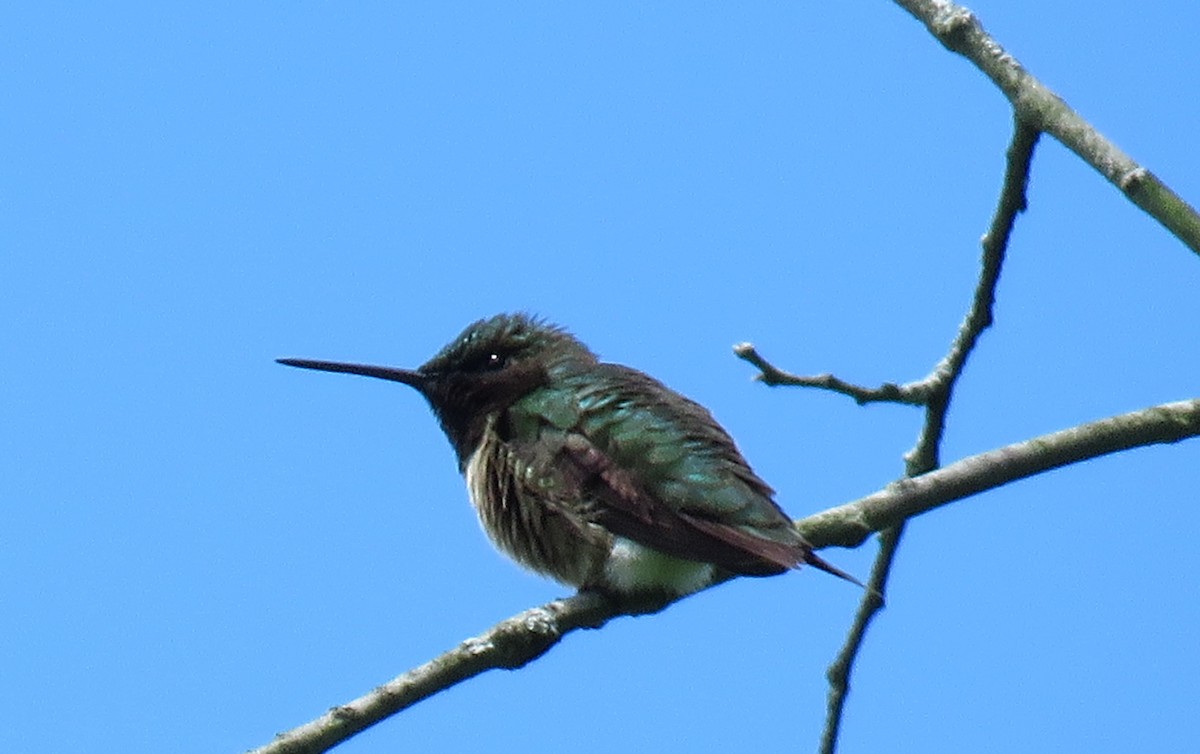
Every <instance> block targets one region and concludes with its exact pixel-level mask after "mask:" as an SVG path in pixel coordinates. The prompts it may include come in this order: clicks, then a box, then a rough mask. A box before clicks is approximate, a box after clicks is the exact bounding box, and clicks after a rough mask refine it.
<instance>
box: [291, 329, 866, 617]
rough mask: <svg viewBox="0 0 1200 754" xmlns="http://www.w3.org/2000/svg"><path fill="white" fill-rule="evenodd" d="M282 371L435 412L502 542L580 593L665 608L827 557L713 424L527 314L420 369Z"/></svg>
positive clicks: (659, 387)
mask: <svg viewBox="0 0 1200 754" xmlns="http://www.w3.org/2000/svg"><path fill="white" fill-rule="evenodd" d="M278 362H279V363H280V364H286V365H287V366H293V367H301V368H304V369H316V370H321V371H326V372H344V373H348V374H357V375H364V376H367V377H376V378H379V379H384V380H390V381H392V382H399V383H403V384H405V385H408V386H410V387H413V388H415V389H416V390H417V392H419V393H420V394H421V395H423V396H424V397H425V400H426V401H428V403H429V406H430V408H431V409H432V410H433V413H434V415H435V416H436V417H437V419H438V422H439V423H440V424H441V427H442V430H443V431H444V432H445V434H446V437H447V438H448V439H449V440H450V444H451V445H452V446H453V448H454V453H455V455H456V456H457V459H458V468H459V471H460V472H461V473H462V474H463V476H464V477H465V478H466V486H467V491H468V494H469V496H470V500H471V503H472V505H473V507H474V508H475V511H476V513H477V514H478V516H479V520H480V522H481V523H482V525H483V529H484V531H485V532H486V533H487V535H488V537H489V538H490V539H491V540H492V542H493V543H494V544H495V545H496V547H497V548H498V549H499V550H501V551H502V552H504V553H505V554H507V555H508V556H510V557H511V558H513V559H514V560H516V561H517V562H518V563H520V564H521V565H523V566H525V567H527V568H529V569H531V570H533V571H536V572H538V573H541V574H543V575H545V576H549V577H551V578H553V579H555V580H557V581H559V582H561V583H563V584H566V585H569V586H572V587H575V588H577V589H579V590H591V591H598V592H601V593H603V594H608V595H610V596H613V597H617V598H620V597H637V596H653V597H656V598H665V599H667V600H671V599H677V598H679V597H682V596H685V595H687V594H691V593H693V592H696V591H699V590H701V589H704V588H706V587H708V586H711V585H712V584H714V583H717V582H719V581H723V580H725V579H727V578H730V577H732V576H772V575H776V574H781V573H785V572H787V571H790V570H793V569H796V568H799V567H800V565H801V564H808V565H811V566H813V567H815V568H818V569H820V570H822V571H826V572H828V573H831V574H833V575H835V576H838V577H840V578H843V579H846V580H848V581H851V582H854V583H856V584H859V585H860V586H861V583H860V582H859V581H858V580H857V579H855V578H854V577H852V576H850V575H849V574H847V573H845V572H843V571H841V570H840V569H838V568H836V567H835V566H833V565H831V564H829V563H828V562H826V561H825V560H823V559H822V558H820V557H818V556H817V555H816V554H815V553H814V552H813V548H812V546H811V545H810V544H809V543H808V542H807V541H805V539H804V537H802V536H801V535H800V533H799V532H798V531H797V530H796V528H795V526H794V524H793V523H792V520H791V519H790V518H789V517H788V516H787V514H785V513H784V512H783V510H782V509H781V508H780V507H779V505H778V504H776V502H775V499H774V495H775V493H774V491H773V490H772V489H771V488H770V487H769V486H768V485H767V483H766V482H764V481H763V480H762V479H761V478H759V477H758V475H757V474H755V473H754V471H752V470H751V468H750V465H749V464H748V463H747V462H746V459H745V458H743V457H742V454H741V452H740V451H739V450H738V448H737V446H736V445H735V444H734V441H733V439H732V438H731V437H730V436H729V433H728V432H726V431H725V430H724V429H723V428H722V427H721V425H720V424H718V423H717V421H716V420H715V419H714V418H713V416H712V414H711V413H709V411H708V410H707V409H706V408H704V407H703V406H701V405H700V404H698V403H696V402H694V401H692V400H690V399H688V398H686V397H684V396H682V395H680V394H679V393H677V392H675V391H674V390H671V389H670V388H668V387H667V386H666V385H664V384H663V383H661V382H659V381H658V380H656V379H654V378H653V377H650V376H649V375H647V374H645V373H643V372H640V371H638V370H636V369H632V368H630V367H626V366H621V365H619V364H612V363H607V362H603V361H600V359H599V358H598V357H597V356H596V354H594V353H593V352H592V351H591V350H590V349H588V347H587V346H585V345H584V344H583V343H582V342H580V341H579V340H578V339H577V338H575V337H574V336H573V335H571V334H570V333H569V332H567V331H566V330H565V329H563V328H561V327H558V326H556V325H553V324H550V323H548V322H546V321H544V320H541V319H539V318H536V317H533V316H530V315H527V314H522V313H518V314H500V315H497V316H493V317H490V318H487V319H481V320H479V321H477V322H474V323H473V324H471V325H468V326H467V328H466V329H465V330H463V332H462V333H461V334H460V335H459V336H458V337H456V338H455V339H454V340H452V341H451V342H450V343H449V344H447V345H446V346H445V347H444V348H442V350H441V351H439V352H438V353H437V354H436V355H435V356H434V357H433V358H431V359H430V360H429V361H427V362H425V363H424V364H422V365H421V366H419V367H417V368H416V369H399V368H395V367H385V366H371V365H366V364H352V363H343V362H335V361H317V360H312V359H278Z"/></svg>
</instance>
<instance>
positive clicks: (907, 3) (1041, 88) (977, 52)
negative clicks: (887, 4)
mask: <svg viewBox="0 0 1200 754" xmlns="http://www.w3.org/2000/svg"><path fill="white" fill-rule="evenodd" d="M894 1H895V3H896V4H897V5H899V6H900V7H902V8H904V9H905V10H906V11H908V12H909V13H910V14H912V15H913V16H914V17H915V18H916V19H917V20H919V21H920V22H921V23H923V24H925V28H927V29H928V30H929V32H930V33H931V34H933V36H935V37H936V38H937V39H938V41H939V42H941V43H942V45H943V46H944V47H945V48H946V49H948V50H950V51H952V52H956V53H958V54H959V55H962V56H963V57H965V58H966V59H967V60H970V61H971V62H972V63H974V64H975V66H976V67H977V68H979V70H981V71H983V73H984V74H986V75H987V77H988V78H990V79H991V80H992V82H993V83H994V84H995V85H996V86H997V87H999V88H1000V90H1001V91H1002V92H1004V96H1005V97H1007V98H1008V100H1009V102H1011V103H1012V106H1013V110H1014V111H1015V112H1016V115H1017V117H1018V118H1019V119H1020V120H1021V121H1022V122H1024V123H1027V124H1028V125H1030V126H1032V127H1033V128H1035V129H1037V130H1039V131H1045V132H1046V133H1048V134H1050V135H1051V136H1053V137H1054V138H1055V139H1058V140H1059V141H1060V142H1061V143H1062V144H1063V146H1065V147H1066V148H1067V149H1070V150H1071V151H1072V152H1074V153H1075V154H1076V155H1078V156H1079V157H1080V159H1082V160H1083V161H1084V162H1086V163H1087V164H1089V165H1091V166H1092V167H1093V168H1095V169H1096V170H1097V171H1099V173H1100V174H1101V175H1103V176H1104V177H1105V178H1107V179H1108V181H1109V182H1110V183H1112V184H1113V185H1114V186H1116V187H1117V188H1118V189H1120V191H1121V193H1123V194H1125V196H1126V197H1127V198H1128V199H1129V200H1130V201H1132V202H1133V203H1134V204H1136V205H1137V206H1138V207H1140V208H1141V209H1142V210H1143V211H1144V212H1146V214H1148V215H1150V216H1151V217H1153V218H1154V219H1155V220H1158V221H1159V222H1160V223H1162V225H1163V227H1165V228H1166V229H1167V230H1169V231H1170V232H1171V234H1172V235H1174V236H1175V237H1176V238H1178V239H1179V240H1180V241H1183V242H1184V243H1185V244H1186V245H1187V246H1188V248H1190V249H1191V250H1192V251H1194V252H1196V253H1197V254H1200V215H1197V214H1196V210H1195V209H1193V208H1192V207H1191V206H1190V205H1189V204H1188V203H1187V202H1185V201H1184V200H1183V199H1181V198H1180V197H1179V196H1178V195H1176V194H1175V192H1173V191H1171V189H1170V188H1168V187H1167V186H1166V184H1164V183H1163V182H1162V181H1160V180H1159V179H1158V178H1157V177H1156V176H1155V175H1154V174H1153V173H1151V172H1150V171H1149V170H1147V169H1146V168H1144V167H1142V166H1141V165H1139V164H1138V163H1136V162H1134V160H1133V158H1131V157H1130V156H1129V155H1127V154H1125V153H1124V152H1122V151H1121V149H1120V148H1119V147H1117V145H1116V144H1113V143H1112V142H1111V141H1109V140H1108V139H1107V138H1105V137H1104V135H1103V134H1101V133H1100V132H1099V131H1097V130H1096V129H1095V128H1093V127H1092V126H1091V124H1089V123H1088V122H1087V121H1085V120H1084V119H1083V118H1081V117H1080V116H1079V113H1077V112H1075V111H1074V110H1072V109H1071V107H1070V106H1069V105H1068V104H1067V103H1066V102H1064V101H1063V100H1062V98H1060V97H1059V96H1058V95H1056V94H1055V93H1054V92H1052V91H1051V90H1050V89H1048V88H1047V87H1046V86H1045V85H1044V84H1042V82H1040V81H1038V80H1037V78H1035V77H1034V76H1033V75H1032V74H1030V73H1029V71H1027V70H1025V67H1024V66H1022V65H1021V64H1020V63H1019V62H1017V59H1016V58H1014V57H1013V56H1012V55H1010V54H1009V53H1007V52H1005V50H1004V48H1003V47H1001V46H1000V43H999V42H997V41H996V40H995V39H994V38H993V37H992V36H990V35H989V34H988V33H987V32H986V31H984V29H983V25H982V24H980V22H979V19H978V18H976V17H975V14H973V13H972V12H971V11H969V10H967V9H966V8H964V7H962V6H960V5H956V4H954V3H952V2H947V0H894Z"/></svg>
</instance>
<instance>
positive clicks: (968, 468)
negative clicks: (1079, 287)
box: [253, 398, 1200, 754]
mask: <svg viewBox="0 0 1200 754" xmlns="http://www.w3.org/2000/svg"><path fill="white" fill-rule="evenodd" d="M1197 435H1200V398H1197V399H1194V400H1189V401H1181V402H1179V403H1168V404H1164V405H1161V406H1154V407H1151V408H1147V409H1144V410H1142V411H1137V412H1134V413H1131V414H1124V415H1121V416H1116V417H1112V418H1110V419H1104V420H1101V421H1098V422H1093V423H1091V424H1085V425H1082V426H1079V427H1075V428H1073V429H1068V430H1064V431H1062V432H1055V433H1053V434H1049V435H1044V436H1042V437H1038V438H1034V439H1032V440H1028V441H1026V442H1022V443H1017V444H1016V445H1010V446H1008V447H1005V448H1000V449H998V450H993V451H991V452H988V453H982V454H980V455H977V456H972V457H971V458H967V459H964V460H962V461H959V462H957V463H954V464H952V465H950V466H947V467H946V468H944V469H940V470H938V471H934V472H931V473H929V474H925V475H923V476H920V477H916V478H913V479H904V480H901V481H898V482H895V483H893V484H892V485H889V486H888V488H887V489H884V490H881V491H879V492H877V493H875V494H873V495H869V496H867V497H864V498H862V499H860V500H857V501H855V502H853V503H848V504H846V505H842V506H839V507H837V508H832V509H830V510H827V511H824V512H822V513H818V514H816V515H814V516H810V517H808V518H805V519H803V520H801V521H799V522H797V526H798V527H799V528H800V530H801V531H802V532H803V533H804V536H805V537H807V538H808V539H809V541H810V542H812V543H813V545H814V546H815V547H818V548H822V547H829V546H833V545H838V546H843V547H854V546H856V545H858V544H860V543H861V542H862V541H863V540H864V539H866V537H867V536H869V535H870V534H871V532H873V531H879V530H882V529H886V528H889V527H892V526H895V525H896V524H898V523H900V522H902V521H904V520H906V519H908V518H911V517H913V516H917V515H920V514H921V513H925V512H926V511H930V510H933V509H934V508H937V507H939V506H942V505H945V504H946V503H949V502H952V501H954V500H959V499H962V498H964V497H967V496H969V495H973V494H976V493H978V492H982V491H984V490H988V489H992V488H993V487H999V486H1001V485H1004V484H1007V483H1008V482H1011V481H1014V480H1017V479H1023V478H1025V477H1028V476H1032V475H1034V474H1037V473H1040V472H1042V471H1047V470H1049V469H1054V468H1058V467H1059V466H1064V465H1067V464H1069V463H1074V462H1077V461H1082V460H1085V459H1088V458H1095V457H1098V456H1102V455H1105V454H1108V453H1115V452H1117V451H1120V450H1128V449H1130V448H1136V447H1140V446H1143V445H1153V444H1156V443H1168V442H1178V441H1180V440H1183V439H1185V438H1188V437H1195V436H1197ZM872 578H873V579H874V574H873V575H872ZM660 607H662V605H655V604H647V605H633V606H630V605H617V604H615V603H613V602H611V601H610V600H608V599H606V598H604V597H602V596H600V595H596V594H592V593H581V594H576V595H574V596H572V597H568V598H566V599H561V600H555V601H554V602H551V603H549V604H546V605H543V606H542V607H537V608H533V609H531V610H526V611H525V612H522V613H520V614H518V615H516V616H513V617H512V618H509V619H508V620H505V621H502V622H500V623H499V624H497V625H496V626H494V627H493V628H491V629H490V630H488V631H486V632H484V633H482V634H480V635H479V636H476V637H474V638H471V639H468V640H466V641H464V642H462V643H461V644H459V645H458V646H457V647H455V648H454V649H452V650H450V651H449V652H446V653H445V654H443V655H441V656H440V657H437V658H435V659H433V660H431V661H430V662H428V663H426V664H424V665H422V666H420V667H418V668H414V669H413V670H411V671H409V672H407V673H404V674H402V675H400V676H397V677H396V678H395V679H393V680H391V681H389V682H388V683H386V684H384V685H382V686H379V687H378V688H376V689H374V690H373V691H371V692H370V693H368V694H365V695H363V696H362V697H360V698H358V699H355V700H354V701H351V702H348V703H347V704H345V705H342V706H339V707H335V708H333V709H331V710H330V711H329V712H327V713H326V714H324V715H322V716H321V717H320V718H318V719H316V720H314V721H312V722H310V723H307V724H305V725H302V726H300V727H299V728H295V729H293V730H291V731H288V732H286V733H282V734H280V735H279V736H277V737H276V738H275V740H274V741H272V742H271V743H269V744H267V745H266V746H263V747H261V748H259V749H255V750H254V752H253V754H316V753H317V752H324V751H328V750H329V749H331V748H333V747H334V746H336V745H337V744H339V743H341V742H342V741H345V740H346V739H348V738H350V737H351V736H353V735H354V734H356V733H359V732H361V731H363V730H365V729H367V728H369V727H370V726H372V725H374V724H375V723H378V722H380V721H381V720H383V719H385V718H386V717H388V716H390V715H393V714H395V713H397V712H400V711H401V710H403V709H406V708H407V707H410V706H412V705H413V704H415V703H417V702H419V701H421V700H422V699H425V698H427V697H430V696H432V695H434V694H436V693H438V692H439V691H443V690H445V689H447V688H450V687H451V686H453V685H455V684H457V683H460V682H462V681H464V680H466V679H468V678H472V677H474V676H476V675H479V674H480V673H483V672H484V671H487V670H492V669H495V668H504V669H514V668H519V667H522V666H523V665H525V664H527V663H529V662H531V661H532V660H535V659H537V658H538V657H540V656H541V655H543V654H545V653H546V652H547V651H548V650H549V649H550V648H551V647H553V646H554V645H555V644H557V643H558V642H559V641H560V640H561V639H562V637H563V636H565V635H566V634H568V633H570V632H571V631H574V630H576V629H580V628H599V627H600V626H603V625H604V624H605V623H607V622H608V621H609V620H611V619H613V618H615V617H619V616H621V615H630V614H642V613H646V612H653V611H655V610H656V609H658V608H660Z"/></svg>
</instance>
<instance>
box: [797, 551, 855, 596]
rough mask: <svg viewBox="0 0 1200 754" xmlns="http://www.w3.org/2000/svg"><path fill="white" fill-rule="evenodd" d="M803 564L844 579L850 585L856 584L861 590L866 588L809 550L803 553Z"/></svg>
mask: <svg viewBox="0 0 1200 754" xmlns="http://www.w3.org/2000/svg"><path fill="white" fill-rule="evenodd" d="M804 562H805V563H807V564H808V565H810V566H812V567H813V568H816V569H817V570H819V571H824V572H825V573H829V574H833V575H834V576H837V577H838V578H839V579H845V580H846V581H849V582H850V583H851V584H858V585H859V586H861V587H862V588H863V589H866V588H867V585H866V584H864V583H862V582H861V581H859V580H858V579H856V578H854V577H853V576H851V575H850V574H848V573H846V572H845V571H843V570H842V569H841V568H838V567H837V566H835V565H834V564H833V563H830V562H829V561H828V560H825V559H824V558H822V557H821V556H819V555H817V554H816V553H815V552H813V551H812V550H811V549H808V550H806V551H805V553H804Z"/></svg>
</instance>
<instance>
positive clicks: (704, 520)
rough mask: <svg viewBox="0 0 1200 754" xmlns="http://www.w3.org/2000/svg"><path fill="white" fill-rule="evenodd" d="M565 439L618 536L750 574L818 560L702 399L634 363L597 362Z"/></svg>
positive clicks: (603, 518) (579, 390)
mask: <svg viewBox="0 0 1200 754" xmlns="http://www.w3.org/2000/svg"><path fill="white" fill-rule="evenodd" d="M572 392H573V393H574V395H575V396H576V397H577V399H578V401H579V403H578V405H579V408H580V414H579V416H578V421H577V424H576V426H575V427H573V428H571V429H570V430H569V431H568V432H567V434H566V438H565V440H564V441H563V446H562V447H563V454H564V456H565V460H568V461H570V462H571V463H572V464H573V465H574V467H575V469H576V474H575V475H573V476H577V478H578V482H579V484H580V485H581V489H582V491H583V493H584V496H585V497H586V498H588V499H590V500H591V501H593V502H594V509H593V510H591V511H589V514H588V517H589V519H591V520H593V521H594V522H595V523H598V524H600V525H601V526H604V527H605V528H606V529H608V530H609V531H612V532H613V533H614V534H618V535H620V536H623V537H627V538H629V539H632V540H634V541H636V542H639V543H641V544H644V545H646V546H649V547H653V548H655V549H657V550H660V551H662V552H665V553H668V554H671V555H675V556H677V557H682V558H687V559H691V560H698V561H705V562H710V563H715V564H717V565H719V566H721V567H722V568H724V569H726V570H728V571H730V572H732V573H739V574H745V575H768V574H775V573H780V572H782V571H784V570H787V569H789V568H794V567H796V566H798V565H799V564H800V563H802V562H805V561H806V560H808V559H809V556H810V554H811V548H810V547H809V545H808V543H807V542H805V541H804V539H803V538H802V537H801V536H800V535H799V533H798V532H796V530H795V528H794V527H793V525H792V522H791V520H790V519H789V518H788V517H787V515H786V514H785V513H784V512H783V511H782V510H781V509H780V508H779V507H778V506H777V505H776V504H775V502H774V500H773V499H772V497H771V496H772V490H771V488H770V487H769V486H767V484H766V483H765V482H763V481H762V480H761V479H760V478H759V477H758V476H757V475H756V474H755V473H754V472H753V471H752V470H751V469H750V467H749V465H748V464H747V463H746V461H745V459H744V458H743V457H742V455H741V453H739V452H738V450H737V447H736V446H735V445H734V443H733V440H732V439H731V438H730V437H729V435H728V434H726V432H725V431H724V430H723V429H722V428H721V427H720V425H718V424H717V423H716V420H714V419H713V417H712V415H711V414H709V412H708V411H707V410H706V409H705V408H704V407H702V406H700V405H699V404H697V403H694V402H692V401H690V400H688V399H686V398H684V397H683V396H680V395H678V394H676V393H673V392H672V391H670V389H669V388H667V387H665V386H664V385H662V383H660V382H658V381H656V380H654V379H653V378H651V377H648V376H647V375H645V374H642V373H641V372H637V371H635V370H632V369H628V368H626V367H620V366H617V365H612V364H601V365H593V366H591V368H590V369H589V370H588V374H586V375H580V376H579V379H578V380H577V385H576V386H575V390H574V391H572Z"/></svg>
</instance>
